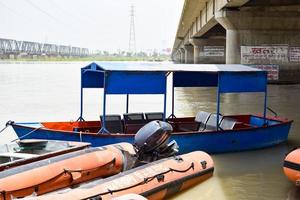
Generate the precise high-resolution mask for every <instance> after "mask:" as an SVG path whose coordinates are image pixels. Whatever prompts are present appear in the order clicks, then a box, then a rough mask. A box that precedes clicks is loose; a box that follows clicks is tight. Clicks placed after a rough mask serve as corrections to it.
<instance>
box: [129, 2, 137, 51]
mask: <svg viewBox="0 0 300 200" xmlns="http://www.w3.org/2000/svg"><path fill="white" fill-rule="evenodd" d="M128 51H129V53H131V54H132V55H133V54H135V53H136V44H135V26H134V5H133V4H131V7H130V31H129V49H128Z"/></svg>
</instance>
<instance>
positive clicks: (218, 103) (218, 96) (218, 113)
mask: <svg viewBox="0 0 300 200" xmlns="http://www.w3.org/2000/svg"><path fill="white" fill-rule="evenodd" d="M218 79H219V80H218V84H219V83H220V75H218ZM217 91H218V94H217V121H216V123H217V124H216V127H217V131H218V130H219V115H220V87H219V85H218V89H217Z"/></svg>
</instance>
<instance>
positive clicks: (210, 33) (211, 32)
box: [172, 0, 300, 83]
mask: <svg viewBox="0 0 300 200" xmlns="http://www.w3.org/2000/svg"><path fill="white" fill-rule="evenodd" d="M172 58H173V60H174V61H175V62H177V63H227V64H247V65H253V66H254V67H258V68H262V69H266V70H268V71H269V78H270V80H272V81H274V82H281V83H290V82H297V83H300V1H299V0H185V4H184V8H183V12H182V15H181V19H180V23H179V27H178V30H177V35H176V38H175V42H174V46H173V51H172Z"/></svg>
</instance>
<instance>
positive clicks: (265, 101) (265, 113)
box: [264, 90, 268, 125]
mask: <svg viewBox="0 0 300 200" xmlns="http://www.w3.org/2000/svg"><path fill="white" fill-rule="evenodd" d="M264 124H265V125H268V124H267V90H266V91H265V99H264Z"/></svg>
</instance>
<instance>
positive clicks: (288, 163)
mask: <svg viewBox="0 0 300 200" xmlns="http://www.w3.org/2000/svg"><path fill="white" fill-rule="evenodd" d="M283 167H286V168H289V169H293V170H297V171H300V164H297V163H294V162H291V161H287V160H285V161H284V163H283Z"/></svg>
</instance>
